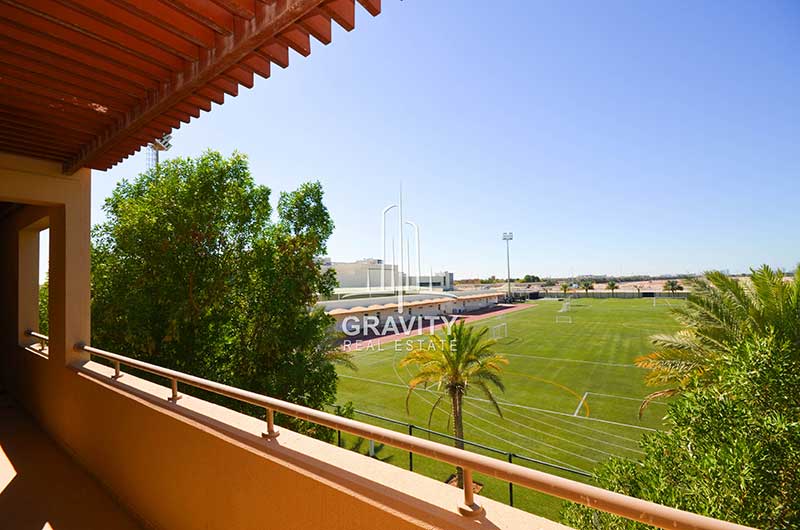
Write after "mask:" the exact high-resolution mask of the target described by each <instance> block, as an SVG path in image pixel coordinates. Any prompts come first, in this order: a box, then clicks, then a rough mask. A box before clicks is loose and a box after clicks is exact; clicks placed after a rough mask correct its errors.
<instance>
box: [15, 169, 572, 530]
mask: <svg viewBox="0 0 800 530" xmlns="http://www.w3.org/2000/svg"><path fill="white" fill-rule="evenodd" d="M89 189H90V188H89V174H88V172H85V173H79V174H77V175H76V176H74V177H69V178H67V177H63V176H61V174H60V167H58V166H57V165H56V164H50V163H46V162H41V161H36V160H31V159H24V158H20V157H8V156H6V155H0V201H11V202H17V203H22V204H26V205H27V206H25V207H23V208H21V209H19V210H17V211H16V212H14V213H13V214H12V215H10V216H7V217H5V218H4V219H2V220H0V251H1V253H0V300H2V301H3V303H2V304H0V317H1V318H2V324H0V325H1V326H2V328H1V329H0V334H2V337H0V339H1V342H0V357H1V358H2V363H1V365H2V372H3V380H4V385H5V387H6V388H7V389H8V390H9V392H10V393H11V395H12V396H14V398H15V399H16V400H17V402H18V403H20V404H21V405H22V406H23V407H24V408H25V409H26V410H27V411H28V412H29V413H30V414H31V415H32V416H33V417H34V418H35V420H36V421H37V422H38V423H39V424H40V425H41V426H42V427H43V428H44V429H45V430H46V431H47V432H48V433H49V434H50V435H51V436H52V437H53V439H55V440H56V441H57V442H58V443H59V444H60V445H61V446H62V447H63V448H64V449H65V450H66V451H67V452H68V453H69V454H70V455H71V456H72V458H73V459H74V460H75V461H76V462H77V463H79V464H80V465H81V466H82V467H83V468H84V469H86V470H87V471H88V472H89V473H90V474H91V475H93V476H94V477H95V478H96V479H97V480H98V481H99V482H100V483H101V484H102V485H103V486H104V487H105V489H106V490H107V491H108V492H109V493H110V494H111V495H112V496H113V497H115V498H116V499H117V500H118V501H119V503H120V504H121V505H123V506H125V507H126V508H127V510H128V511H129V512H130V513H131V514H133V515H134V516H135V517H136V518H137V519H138V520H140V521H141V522H143V523H144V524H145V525H147V526H151V527H153V528H164V529H170V530H173V529H176V530H179V529H197V528H204V529H226V530H232V529H245V528H254V529H255V528H261V529H263V528H279V529H294V528H297V529H301V528H302V529H309V528H333V529H336V528H342V529H360V528H363V529H371V530H372V529H381V528H385V529H406V528H408V529H411V528H470V527H475V528H492V529H494V528H526V529H536V528H563V527H560V526H559V525H556V524H554V523H551V522H550V521H547V520H544V519H540V518H537V517H534V516H532V515H529V514H526V513H524V512H521V511H518V510H515V509H513V508H510V507H507V506H505V505H502V504H500V503H495V502H492V501H488V500H483V501H482V502H483V504H484V506H485V507H486V510H487V517H486V518H484V519H478V520H470V519H466V518H464V517H462V516H460V515H459V514H458V512H457V505H458V503H459V502H460V501H461V499H462V494H461V492H460V490H458V489H456V488H453V487H450V486H447V485H444V484H442V483H439V482H437V481H434V480H431V479H428V478H425V477H422V476H419V475H416V474H413V473H410V472H408V471H405V470H402V469H399V468H396V467H394V466H391V465H389V464H385V463H382V462H379V461H377V460H374V459H370V458H367V457H365V456H362V455H358V454H355V453H352V452H348V451H346V450H343V449H340V448H338V447H335V446H333V445H330V444H326V443H323V442H320V441H317V440H313V439H310V438H307V437H305V436H302V435H299V434H296V433H293V432H290V431H286V430H282V432H281V435H280V437H278V438H277V439H275V440H272V441H267V440H265V439H263V438H262V437H261V432H263V430H264V429H265V424H264V422H262V421H260V420H258V419H255V418H251V417H248V416H244V415H242V414H238V413H236V412H233V411H231V410H229V409H225V408H223V407H219V406H217V405H213V404H211V403H208V402H205V401H202V400H199V399H196V398H192V397H189V396H184V397H183V398H182V399H180V400H179V401H178V402H177V403H171V402H169V401H167V400H166V397H167V396H168V395H169V389H168V388H167V387H165V386H160V385H157V384H154V383H152V382H149V381H145V380H143V379H140V378H137V377H134V376H133V375H130V374H125V375H123V377H122V378H120V379H119V380H116V381H115V380H113V379H111V377H110V375H111V374H112V371H111V370H110V369H109V368H107V367H105V366H103V365H100V364H98V363H94V362H91V361H89V360H88V358H87V357H86V356H85V355H83V354H78V353H75V352H74V351H73V349H72V345H73V344H74V343H76V342H79V341H85V342H89V340H88V339H89V260H88V258H89V244H88V241H89V224H90V223H89ZM43 217H47V219H48V220H49V226H50V228H51V235H50V238H51V243H50V255H51V266H50V267H51V273H50V274H51V276H50V282H51V305H50V311H49V316H50V338H51V341H50V347H49V352H48V356H47V357H45V356H42V355H40V354H38V353H35V352H33V351H31V350H30V349H26V348H25V347H24V340H25V338H24V335H21V330H24V325H25V322H24V320H25V319H26V318H30V317H29V316H26V314H25V313H26V312H30V308H29V307H27V306H26V305H25V304H24V303H23V304H20V294H19V293H20V292H21V290H22V291H24V290H25V289H24V285H23V283H24V282H25V278H26V270H28V269H29V266H28V265H27V264H30V263H35V261H36V260H35V256H32V255H24V251H23V252H22V254H21V251H20V248H21V246H20V230H21V229H22V228H24V227H26V226H29V225H30V224H31V223H32V222H35V221H36V220H37V219H41V218H43ZM20 264H22V265H20ZM28 272H30V271H29V270H28ZM20 278H22V279H23V283H21V281H20ZM28 283H29V282H28ZM26 285H27V284H26ZM21 287H23V288H22V289H21ZM21 342H22V345H20V343H21ZM119 353H121V354H125V353H128V352H119ZM0 495H2V492H0ZM84 509H86V510H91V506H87V507H85V508H84ZM0 517H2V515H1V514H0ZM58 530H61V529H58Z"/></svg>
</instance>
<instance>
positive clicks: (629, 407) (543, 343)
mask: <svg viewBox="0 0 800 530" xmlns="http://www.w3.org/2000/svg"><path fill="white" fill-rule="evenodd" d="M680 303H682V302H681V301H678V300H666V299H659V301H658V304H657V305H656V306H653V301H652V299H630V300H622V299H576V300H573V301H572V303H571V308H570V311H569V312H568V313H562V312H559V311H560V310H561V309H562V302H558V301H543V300H540V301H536V303H530V304H529V305H530V307H529V308H527V309H525V310H522V311H517V312H514V313H507V314H505V315H498V316H495V317H492V318H489V319H486V320H481V321H477V322H475V323H474V324H473V325H475V326H481V327H483V326H486V327H489V326H495V325H497V324H499V323H506V325H507V330H508V337H507V338H504V339H501V340H499V342H498V344H497V351H498V352H499V353H503V354H505V355H506V356H507V357H508V360H509V365H508V367H507V368H506V370H505V372H504V375H503V379H504V381H505V384H506V392H505V393H503V394H498V398H499V401H500V402H501V408H502V410H503V418H500V417H499V416H498V415H497V414H496V413H495V412H494V410H493V408H492V407H491V405H490V404H489V403H487V402H486V401H485V399H483V396H482V395H481V394H480V393H472V394H470V395H468V396H467V399H466V401H465V405H464V410H465V416H464V430H465V436H466V438H467V439H468V440H470V441H473V442H476V443H479V444H483V445H486V446H490V447H494V448H497V449H499V450H501V451H506V452H512V453H514V454H517V455H522V456H526V457H529V458H532V459H537V460H542V461H546V462H550V463H553V464H557V465H559V466H562V467H566V468H570V469H575V470H579V471H584V472H590V473H591V471H592V469H593V468H594V467H595V466H596V465H598V464H599V463H600V462H602V461H604V460H605V459H607V458H609V457H611V456H618V457H622V458H628V459H632V460H635V459H637V458H638V457H639V456H640V455H641V453H640V451H639V449H638V441H639V439H640V437H641V436H642V434H644V433H646V432H649V431H651V430H654V429H659V428H660V427H661V426H662V417H663V416H664V412H665V404H664V403H663V402H656V403H653V404H652V405H651V406H650V408H649V409H648V410H647V412H646V413H645V415H644V418H643V419H642V420H639V418H638V414H637V411H638V407H639V404H640V402H641V399H642V398H643V397H644V396H645V395H647V394H648V393H649V392H651V391H652V390H653V389H652V388H650V387H646V386H645V385H644V383H643V376H644V371H643V370H641V369H639V368H637V367H636V366H635V365H633V360H634V358H636V357H637V356H638V355H641V354H644V353H648V352H649V351H651V347H650V343H649V339H648V338H649V336H650V335H652V334H655V333H664V332H672V331H676V330H677V329H679V326H678V324H677V323H676V322H675V321H674V320H673V319H672V317H671V316H670V314H669V310H670V304H672V305H673V306H674V305H676V304H680ZM563 316H569V317H570V318H571V320H572V323H557V322H556V320H557V318H556V317H563ZM559 320H565V319H559ZM406 347H407V346H406V344H404V343H403V342H400V343H388V344H384V345H382V346H381V347H377V346H376V347H374V348H372V349H366V350H363V351H359V352H356V353H355V354H354V361H355V364H356V365H357V367H358V370H356V371H353V370H350V369H347V368H342V369H340V371H339V375H340V381H339V395H338V402H339V403H346V402H348V401H351V402H352V403H353V405H354V407H355V408H356V409H357V410H360V411H365V412H369V413H372V414H377V415H380V416H384V417H387V418H392V419H395V420H398V421H401V422H407V423H412V424H414V425H418V426H423V427H424V426H427V423H428V414H429V412H430V410H431V404H432V403H433V402H434V400H435V399H436V394H435V393H433V391H417V392H415V393H414V395H413V396H412V397H411V400H410V413H406V408H405V399H406V394H407V386H406V382H407V381H408V380H409V379H410V377H411V376H412V373H413V372H412V371H410V370H409V369H406V368H399V367H398V362H399V361H400V359H401V358H402V357H403V356H404V354H405V348H406ZM412 370H413V369H412ZM356 418H357V419H359V420H363V421H367V422H369V423H372V424H375V425H380V426H383V427H388V428H392V429H395V430H399V431H406V429H407V428H405V427H403V426H398V425H392V424H391V423H388V422H384V421H381V420H377V419H374V418H369V417H366V416H364V415H360V414H357V415H356ZM431 428H432V429H433V430H435V431H440V432H450V429H449V428H448V413H447V407H445V408H441V409H440V410H439V411H437V412H436V413H435V414H434V415H433V418H432V423H431ZM415 435H417V436H428V435H426V434H425V433H423V432H421V431H420V432H416V433H415ZM431 439H433V440H436V441H441V442H442V443H448V444H450V443H452V442H450V441H448V440H446V439H444V438H442V437H437V436H435V435H433V436H432V437H431ZM357 443H358V441H357V440H355V439H354V438H352V437H348V436H345V438H344V445H346V446H348V447H352V446H354V445H355V444H357ZM358 447H359V448H360V450H361V451H362V452H364V451H365V450H366V443H362V444H361V445H359V446H358ZM472 450H474V451H476V452H480V453H483V454H488V455H491V456H494V457H496V458H506V456H505V455H502V454H493V453H492V452H489V451H485V450H482V449H477V448H473V449H472ZM378 456H379V457H380V458H388V459H389V462H390V463H392V464H395V465H398V466H402V467H406V468H408V465H409V458H408V453H405V452H401V451H399V450H396V449H394V448H390V447H385V448H381V449H380V451H379V452H378ZM515 462H516V463H519V464H522V465H528V466H530V467H532V468H534V469H540V470H544V471H549V472H553V473H555V474H557V475H560V476H564V477H568V478H573V479H576V480H583V481H589V482H591V479H587V478H584V477H581V476H579V475H576V474H573V473H570V472H567V471H559V470H554V469H552V468H548V467H546V466H542V465H538V464H533V463H529V462H524V461H522V460H521V459H517V460H515ZM414 471H416V472H419V473H423V474H425V475H428V476H430V477H433V478H436V479H439V480H442V481H444V480H445V479H446V478H447V477H448V476H449V475H450V474H451V473H452V471H453V469H452V467H451V466H448V465H446V464H442V463H440V462H435V461H432V460H429V459H426V458H423V457H418V456H414ZM475 480H476V481H478V482H481V483H483V484H484V488H483V490H482V491H481V493H480V495H483V496H487V497H490V498H493V499H496V500H500V501H503V502H508V501H509V491H508V484H507V483H504V482H500V481H497V480H496V479H492V478H488V477H485V476H482V475H476V477H475ZM514 505H515V506H517V507H520V508H522V509H525V510H528V511H530V512H533V513H536V514H539V515H543V516H545V517H548V518H551V519H558V513H559V511H560V509H561V506H562V501H560V500H558V499H555V498H553V497H549V496H547V495H543V494H539V493H536V492H532V491H529V490H527V489H524V488H519V487H515V488H514Z"/></svg>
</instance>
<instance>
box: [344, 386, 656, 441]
mask: <svg viewBox="0 0 800 530" xmlns="http://www.w3.org/2000/svg"><path fill="white" fill-rule="evenodd" d="M339 377H342V378H344V379H355V380H357V381H364V382H367V383H375V384H378V385H386V386H393V387H397V388H404V389H406V390H408V385H400V384H397V383H389V382H388V381H379V380H377V379H367V378H366V377H356V376H354V375H345V374H339ZM415 391H417V392H428V393H431V394H435V393H436V392H435V391H433V390H427V389H419V388H417V389H415ZM464 399H468V400H472V401H481V402H484V403H491V401H489V400H488V399H481V398H476V397H469V396H464ZM497 402H498V403H499V404H501V405H506V406H508V407H516V408H520V409H525V410H531V411H533V412H543V413H545V414H553V415H555V416H566V417H567V418H573V419H577V420H581V421H595V422H598V423H606V424H608V425H617V426H619V427H628V428H630V429H637V430H640V431H648V432H658V429H653V428H650V427H643V426H641V425H631V424H630V423H622V422H619V421H611V420H603V419H600V418H592V417H588V416H573V415H572V414H570V413H569V412H559V411H557V410H549V409H540V408H537V407H529V406H527V405H519V404H517V403H512V402H510V401H500V400H498V401H497Z"/></svg>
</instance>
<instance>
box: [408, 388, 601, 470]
mask: <svg viewBox="0 0 800 530" xmlns="http://www.w3.org/2000/svg"><path fill="white" fill-rule="evenodd" d="M417 397H419V398H421V399H422V400H423V401H425V402H426V403H427V404H428V405H433V401H430V400H428V399H426V398H425V397H424V396H421V395H417ZM436 410H437V411H438V412H439V413H440V414H445V415H448V416H449V414H447V413H446V412H444V411H443V410H441V409H438V408H437V409H436ZM464 412H467V411H464ZM467 414H470V413H469V412H467ZM470 416H475V415H474V414H470ZM475 417H476V418H478V419H479V420H481V421H485V422H488V423H491V422H489V421H488V420H485V419H483V418H481V417H480V416H475ZM464 424H465V425H467V426H469V427H470V428H472V429H475V430H476V431H479V432H482V433H483V434H485V435H487V436H490V437H492V438H495V439H497V440H500V441H501V442H503V443H505V444H507V445H510V446H513V447H516V448H517V449H522V450H523V451H526V452H528V453H530V454H533V455H536V456H538V457H539V458H541V459H542V460H544V461H550V462H554V463H556V464H559V465H562V466H564V467H568V468H570V469H576V470H579V471H583V472H584V473H590V471H588V470H586V469H583V468H581V467H578V466H574V465H572V464H568V463H567V462H564V461H563V460H559V459H558V458H555V457H553V456H550V455H546V454H544V453H540V452H538V451H534V450H532V449H531V448H530V447H525V446H523V445H520V444H518V443H515V442H512V441H510V440H507V439H505V438H502V437H500V436H497V435H496V434H494V433H492V432H489V431H487V430H486V429H482V428H480V427H478V426H477V425H475V424H474V423H470V422H468V421H467V420H464ZM544 445H548V444H544ZM562 451H563V450H562ZM564 452H566V453H568V454H572V453H569V451H564ZM522 456H525V455H522ZM575 456H578V457H579V458H583V459H585V460H589V461H591V462H594V463H597V460H591V459H589V458H586V457H581V456H580V455H575Z"/></svg>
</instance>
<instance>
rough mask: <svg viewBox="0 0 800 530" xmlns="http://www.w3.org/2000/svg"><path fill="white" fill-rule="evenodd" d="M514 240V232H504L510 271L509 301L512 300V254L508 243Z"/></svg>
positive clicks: (507, 264)
mask: <svg viewBox="0 0 800 530" xmlns="http://www.w3.org/2000/svg"><path fill="white" fill-rule="evenodd" d="M512 239H514V232H503V241H505V242H506V269H507V271H508V299H509V300H511V254H510V252H511V251H510V250H509V244H508V242H509V241H511V240H512Z"/></svg>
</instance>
